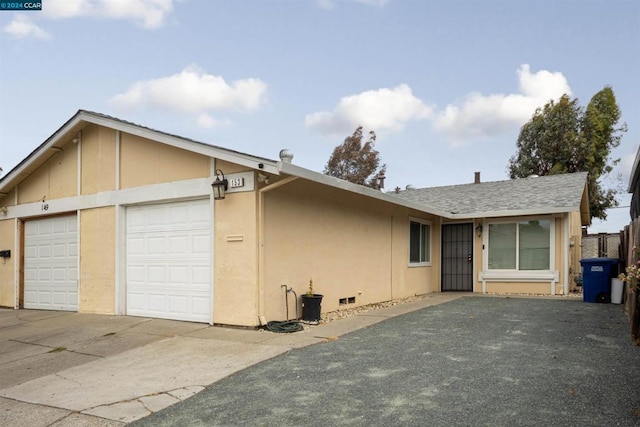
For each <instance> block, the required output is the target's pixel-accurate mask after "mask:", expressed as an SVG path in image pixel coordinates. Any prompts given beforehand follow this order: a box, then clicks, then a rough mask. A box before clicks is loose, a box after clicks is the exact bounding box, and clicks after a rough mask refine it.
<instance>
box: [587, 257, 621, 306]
mask: <svg viewBox="0 0 640 427" xmlns="http://www.w3.org/2000/svg"><path fill="white" fill-rule="evenodd" d="M580 264H581V265H582V300H583V301H584V302H611V278H612V277H614V276H615V273H616V271H617V269H616V268H615V267H617V265H618V259H617V258H584V259H581V260H580Z"/></svg>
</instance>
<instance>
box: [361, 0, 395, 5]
mask: <svg viewBox="0 0 640 427" xmlns="http://www.w3.org/2000/svg"><path fill="white" fill-rule="evenodd" d="M356 1H357V2H358V3H364V4H368V5H371V6H378V7H382V6H384V5H385V4H387V3H388V2H389V0H356Z"/></svg>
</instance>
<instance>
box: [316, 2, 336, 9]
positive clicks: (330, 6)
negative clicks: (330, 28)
mask: <svg viewBox="0 0 640 427" xmlns="http://www.w3.org/2000/svg"><path fill="white" fill-rule="evenodd" d="M318 6H320V7H321V8H322V9H326V10H331V9H333V8H334V7H335V3H334V2H333V1H331V0H318Z"/></svg>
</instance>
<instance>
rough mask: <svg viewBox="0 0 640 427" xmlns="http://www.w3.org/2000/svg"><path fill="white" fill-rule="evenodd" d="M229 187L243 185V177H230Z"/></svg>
mask: <svg viewBox="0 0 640 427" xmlns="http://www.w3.org/2000/svg"><path fill="white" fill-rule="evenodd" d="M229 187H231V188H238V187H244V178H230V179H229Z"/></svg>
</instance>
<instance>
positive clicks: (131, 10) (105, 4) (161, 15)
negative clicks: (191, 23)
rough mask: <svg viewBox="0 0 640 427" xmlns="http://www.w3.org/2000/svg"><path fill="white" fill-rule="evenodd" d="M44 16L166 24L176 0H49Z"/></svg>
mask: <svg viewBox="0 0 640 427" xmlns="http://www.w3.org/2000/svg"><path fill="white" fill-rule="evenodd" d="M46 3H47V4H46V7H43V8H42V10H43V14H44V16H45V17H48V18H52V19H65V18H77V17H95V18H106V19H125V20H127V19H128V20H132V21H134V22H136V23H137V24H138V25H140V26H142V27H143V28H146V29H154V28H158V27H160V26H161V25H162V24H164V21H165V19H166V18H167V16H168V15H169V14H170V13H171V12H172V11H173V0H47V2H46Z"/></svg>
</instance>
